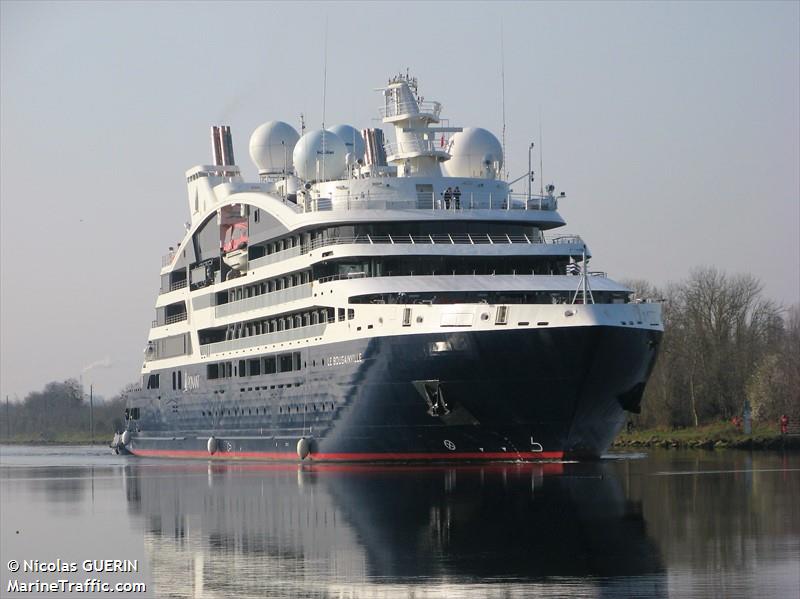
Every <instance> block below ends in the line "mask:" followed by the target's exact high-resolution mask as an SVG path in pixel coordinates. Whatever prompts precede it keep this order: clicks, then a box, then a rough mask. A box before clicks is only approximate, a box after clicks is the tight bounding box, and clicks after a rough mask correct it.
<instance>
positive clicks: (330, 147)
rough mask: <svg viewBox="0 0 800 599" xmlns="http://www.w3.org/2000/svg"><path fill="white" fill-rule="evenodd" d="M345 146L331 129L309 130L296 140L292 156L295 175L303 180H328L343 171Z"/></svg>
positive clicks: (336, 176) (336, 177)
mask: <svg viewBox="0 0 800 599" xmlns="http://www.w3.org/2000/svg"><path fill="white" fill-rule="evenodd" d="M346 155H347V147H346V146H345V144H344V142H343V141H342V139H341V138H340V137H339V136H338V135H336V134H335V133H333V132H332V131H325V130H324V129H317V130H315V131H309V132H308V133H306V134H305V135H304V136H303V137H301V138H300V140H299V141H298V142H297V145H295V147H294V153H293V156H292V159H293V162H294V167H295V170H296V171H297V176H298V177H300V178H301V179H303V180H304V181H330V180H331V179H338V178H339V177H340V176H341V174H342V173H343V172H344V170H345V167H346V164H345V156H346Z"/></svg>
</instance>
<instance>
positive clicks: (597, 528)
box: [0, 446, 800, 599]
mask: <svg viewBox="0 0 800 599" xmlns="http://www.w3.org/2000/svg"><path fill="white" fill-rule="evenodd" d="M0 524H1V526H0V558H1V559H0V572H1V575H0V582H1V583H2V587H1V588H0V596H2V597H14V596H48V597H61V596H75V597H78V596H80V597H85V596H92V595H91V594H89V595H87V594H86V593H78V592H77V590H86V589H89V590H91V589H94V588H95V587H94V586H90V585H96V584H99V583H100V582H103V583H105V584H112V585H113V584H122V585H126V584H127V585H129V586H124V587H120V591H123V590H126V589H130V588H131V586H130V585H132V584H141V585H145V586H146V591H145V592H140V591H141V587H139V588H138V589H137V590H136V591H135V592H130V593H125V594H124V595H123V596H133V597H137V596H138V597H214V598H216V597H220V598H222V597H241V598H246V597H293V598H294V597H314V598H327V597H335V598H361V597H369V598H372V597H378V598H395V597H397V598H401V597H402V598H405V597H413V598H415V599H421V598H434V597H435V598H439V597H441V598H445V597H446V598H448V599H451V598H458V597H498V598H499V597H502V598H511V597H681V598H683V597H726V598H738V597H759V598H765V597H780V598H784V597H788V598H794V597H799V596H800V454H798V453H780V452H753V453H750V452H745V451H738V450H729V451H688V450H687V451H680V450H658V451H648V452H642V453H620V454H611V455H609V456H608V457H607V458H606V459H604V460H602V461H601V462H599V463H588V464H587V463H545V464H533V465H532V464H495V465H471V466H470V465H462V466H429V467H411V466H406V467H403V466H401V467H385V466H354V465H349V466H343V465H342V466H322V465H320V466H307V465H306V466H299V465H280V466H276V465H267V464H240V463H228V464H223V463H213V464H210V463H206V462H178V461H166V460H158V461H156V460H143V459H136V458H125V457H120V456H114V455H112V454H111V453H110V452H109V451H107V450H102V449H98V448H88V447H8V446H4V447H0ZM12 560H16V562H18V563H19V571H17V572H12V571H10V570H9V567H10V566H13V564H9V561H12ZM35 560H38V565H37V563H36V562H35ZM59 560H60V561H59ZM103 560H119V562H118V563H116V565H115V562H104V561H103ZM37 567H38V570H39V571H36V570H37ZM70 567H74V569H75V570H76V571H74V572H69V571H67V572H64V571H61V572H46V571H45V572H42V571H41V570H42V569H45V570H46V569H48V568H67V569H69V568H70ZM134 567H135V568H134ZM109 569H111V570H115V569H116V570H119V569H122V570H125V569H128V570H131V569H134V571H122V572H120V571H116V572H113V571H111V572H109V571H108V570H109ZM31 570H33V571H31ZM98 570H104V571H98ZM37 580H38V581H39V583H36V581H37ZM58 580H62V581H66V582H63V583H58V582H57V581H58ZM90 580H95V581H97V582H88V581H90ZM22 583H25V584H34V585H35V584H39V585H40V586H38V587H34V588H35V592H33V593H24V592H22V590H21V589H23V588H24V587H22V586H20V585H21V584H22ZM44 583H53V584H56V585H60V586H57V587H53V588H55V589H56V592H51V591H50V590H47V592H45V590H44V589H43V587H42V586H41V585H43V584H44ZM69 583H72V584H73V586H72V587H71V588H72V592H69V588H70V587H69V586H68V584H69ZM9 585H10V586H9ZM15 585H16V586H15ZM75 585H84V586H83V587H81V588H80V589H79V587H77V586H75ZM93 595H94V596H108V593H106V594H103V593H94V594H93Z"/></svg>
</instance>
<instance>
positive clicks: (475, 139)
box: [443, 127, 503, 179]
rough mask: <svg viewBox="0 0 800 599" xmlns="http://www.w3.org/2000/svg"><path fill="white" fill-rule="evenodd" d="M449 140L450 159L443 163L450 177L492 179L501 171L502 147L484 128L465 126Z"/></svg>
mask: <svg viewBox="0 0 800 599" xmlns="http://www.w3.org/2000/svg"><path fill="white" fill-rule="evenodd" d="M450 142H451V147H450V160H448V161H447V162H445V163H444V165H443V167H444V170H445V172H446V173H447V175H449V176H450V177H485V178H489V179H492V178H495V177H497V176H498V175H499V174H500V173H501V172H502V168H503V147H502V145H501V144H500V141H499V140H498V139H497V138H496V137H495V136H494V135H493V134H492V133H491V132H489V131H487V130H486V129H481V128H480V127H465V128H464V130H463V131H461V132H460V133H456V134H455V135H453V137H452V138H451V140H450Z"/></svg>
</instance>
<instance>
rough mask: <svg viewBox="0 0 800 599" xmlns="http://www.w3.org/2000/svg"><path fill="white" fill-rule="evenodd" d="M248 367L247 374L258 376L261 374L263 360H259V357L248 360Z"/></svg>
mask: <svg viewBox="0 0 800 599" xmlns="http://www.w3.org/2000/svg"><path fill="white" fill-rule="evenodd" d="M247 367H248V368H247V370H248V372H247V374H249V375H250V376H256V375H259V374H261V360H259V359H258V358H256V359H254V360H248V361H247Z"/></svg>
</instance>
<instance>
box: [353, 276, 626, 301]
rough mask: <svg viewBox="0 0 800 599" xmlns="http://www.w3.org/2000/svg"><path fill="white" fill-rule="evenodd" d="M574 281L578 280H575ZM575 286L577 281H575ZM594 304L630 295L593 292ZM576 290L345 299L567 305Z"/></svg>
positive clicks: (414, 294) (418, 294)
mask: <svg viewBox="0 0 800 599" xmlns="http://www.w3.org/2000/svg"><path fill="white" fill-rule="evenodd" d="M576 281H577V277H576ZM576 287H577V282H576ZM592 293H593V296H594V302H595V303H596V304H626V303H628V301H629V299H630V298H629V294H627V293H623V292H618V291H594V292H592ZM574 295H575V291H574V290H572V291H485V292H484V291H442V292H435V293H434V292H429V293H371V294H368V295H356V296H352V297H350V298H349V299H348V303H351V304H482V303H485V304H492V305H502V304H569V303H572V298H573V297H574Z"/></svg>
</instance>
